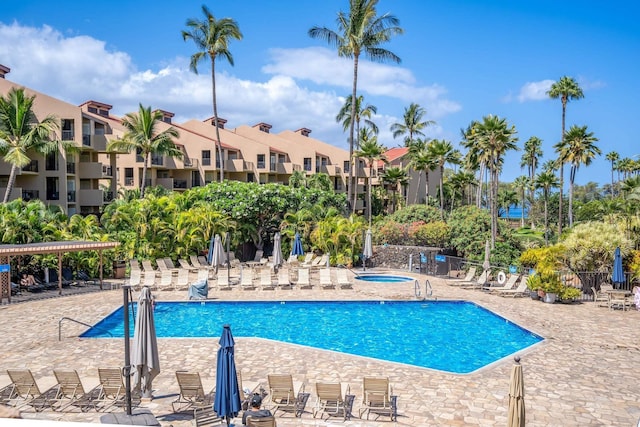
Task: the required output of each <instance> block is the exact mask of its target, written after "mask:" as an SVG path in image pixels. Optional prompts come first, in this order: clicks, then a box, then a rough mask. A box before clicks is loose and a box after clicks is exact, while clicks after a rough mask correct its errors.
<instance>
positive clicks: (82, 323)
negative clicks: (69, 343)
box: [58, 317, 113, 341]
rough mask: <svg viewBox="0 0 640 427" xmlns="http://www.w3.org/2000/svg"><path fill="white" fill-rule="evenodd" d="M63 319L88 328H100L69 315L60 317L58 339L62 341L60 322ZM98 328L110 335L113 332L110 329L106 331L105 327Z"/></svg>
mask: <svg viewBox="0 0 640 427" xmlns="http://www.w3.org/2000/svg"><path fill="white" fill-rule="evenodd" d="M64 320H68V321H69V322H74V323H77V324H78V325H82V326H86V327H88V328H96V329H100V328H98V327H96V326H93V325H90V324H88V323H84V322H81V321H79V320H76V319H72V318H71V317H62V318H61V319H60V320H58V341H62V322H63V321H64ZM100 330H101V331H104V332H106V333H107V334H108V335H109V336H110V337H113V334H112V333H111V332H110V331H108V330H106V329H100Z"/></svg>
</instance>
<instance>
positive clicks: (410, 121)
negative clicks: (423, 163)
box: [390, 103, 436, 147]
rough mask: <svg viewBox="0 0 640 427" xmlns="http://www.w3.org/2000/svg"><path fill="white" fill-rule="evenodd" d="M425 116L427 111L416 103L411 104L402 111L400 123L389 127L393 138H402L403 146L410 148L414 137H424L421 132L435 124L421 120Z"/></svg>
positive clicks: (431, 121)
mask: <svg viewBox="0 0 640 427" xmlns="http://www.w3.org/2000/svg"><path fill="white" fill-rule="evenodd" d="M426 114H427V110H425V109H424V108H422V107H421V106H419V105H418V104H416V103H411V104H410V105H409V106H408V107H407V108H405V109H404V114H403V116H402V119H403V120H402V123H394V124H392V125H391V128H390V130H391V132H393V137H394V138H397V137H399V136H404V137H405V138H404V146H405V147H411V145H412V144H413V138H414V137H416V136H424V133H423V132H422V130H423V129H425V128H426V127H427V126H430V125H434V124H435V123H436V122H434V121H433V120H422V118H423V117H424V116H425V115H426Z"/></svg>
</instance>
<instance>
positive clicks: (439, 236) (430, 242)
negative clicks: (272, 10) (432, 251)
mask: <svg viewBox="0 0 640 427" xmlns="http://www.w3.org/2000/svg"><path fill="white" fill-rule="evenodd" d="M414 224H419V223H414ZM414 224H412V227H409V237H410V238H411V237H412V240H413V241H414V242H415V244H416V245H419V246H435V247H439V248H443V247H446V245H447V244H448V242H449V226H448V225H447V223H446V222H444V221H434V222H430V223H428V224H420V225H418V226H413V225H414Z"/></svg>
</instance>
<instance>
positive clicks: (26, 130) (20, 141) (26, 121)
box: [0, 88, 73, 203]
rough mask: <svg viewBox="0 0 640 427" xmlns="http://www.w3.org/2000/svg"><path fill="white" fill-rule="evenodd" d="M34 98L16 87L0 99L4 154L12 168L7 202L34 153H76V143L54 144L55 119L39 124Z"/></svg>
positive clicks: (0, 149)
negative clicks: (22, 169)
mask: <svg viewBox="0 0 640 427" xmlns="http://www.w3.org/2000/svg"><path fill="white" fill-rule="evenodd" d="M35 98H36V97H35V95H34V96H26V95H25V93H24V89H23V88H20V89H17V88H12V89H11V90H10V91H9V93H7V96H6V97H3V96H0V154H1V155H2V157H3V158H4V161H5V162H7V163H8V164H10V165H11V172H9V181H8V182H7V188H6V190H5V193H4V199H3V203H7V202H8V201H9V197H11V192H12V191H13V187H14V185H15V182H16V175H17V173H18V168H22V167H24V166H27V165H28V164H29V163H30V162H31V160H32V159H31V158H30V157H29V156H30V155H31V152H32V151H33V152H36V153H38V154H41V155H47V154H49V153H54V152H56V151H57V150H58V149H59V148H60V147H62V148H63V149H64V150H65V151H67V152H70V151H72V147H73V145H72V143H68V142H67V141H64V142H57V141H52V140H51V136H52V134H53V133H54V132H55V131H56V130H57V129H58V128H59V126H58V123H57V119H56V118H55V117H54V116H47V117H45V118H43V119H42V120H40V121H38V119H37V117H36V115H35V113H34V112H33V103H34V100H35Z"/></svg>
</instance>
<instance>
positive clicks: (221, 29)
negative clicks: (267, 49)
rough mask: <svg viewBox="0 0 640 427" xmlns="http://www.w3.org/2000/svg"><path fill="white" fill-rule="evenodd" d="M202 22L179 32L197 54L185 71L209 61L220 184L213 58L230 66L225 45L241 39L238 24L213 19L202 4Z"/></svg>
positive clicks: (191, 22)
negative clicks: (194, 47)
mask: <svg viewBox="0 0 640 427" xmlns="http://www.w3.org/2000/svg"><path fill="white" fill-rule="evenodd" d="M202 13H203V14H204V19H203V20H199V19H191V18H190V19H188V20H187V23H186V26H187V27H188V31H184V30H183V31H182V39H183V40H185V41H186V40H188V39H191V40H193V42H194V43H195V44H196V48H197V49H198V51H197V52H196V53H194V54H193V55H191V62H190V64H189V68H191V71H193V72H194V73H196V74H198V64H199V63H200V61H202V60H204V58H206V57H209V59H210V60H211V95H212V99H213V125H214V126H215V128H216V146H217V148H218V158H219V159H220V182H222V181H223V179H224V158H223V155H222V143H221V141H220V128H219V126H218V103H217V101H216V59H219V58H223V59H226V60H227V62H228V63H229V64H230V65H232V66H233V56H232V55H231V51H229V43H230V42H231V40H232V39H236V40H242V33H241V32H240V29H239V28H238V24H237V23H236V21H234V20H233V19H231V18H222V19H216V18H215V16H213V14H212V13H211V12H210V11H209V9H208V8H207V6H205V5H202Z"/></svg>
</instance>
